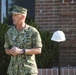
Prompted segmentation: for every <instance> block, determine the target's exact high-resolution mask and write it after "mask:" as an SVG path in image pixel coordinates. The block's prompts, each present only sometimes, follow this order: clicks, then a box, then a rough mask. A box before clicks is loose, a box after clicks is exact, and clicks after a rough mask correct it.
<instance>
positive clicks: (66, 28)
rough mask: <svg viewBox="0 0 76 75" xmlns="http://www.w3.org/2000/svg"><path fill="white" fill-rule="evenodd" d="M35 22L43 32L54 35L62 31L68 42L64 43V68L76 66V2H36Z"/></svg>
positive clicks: (39, 0) (41, 0) (60, 0)
mask: <svg viewBox="0 0 76 75" xmlns="http://www.w3.org/2000/svg"><path fill="white" fill-rule="evenodd" d="M35 21H36V23H38V24H39V25H40V28H41V30H47V31H50V33H53V32H54V31H56V30H62V31H63V32H64V33H65V35H66V41H65V42H64V43H62V45H63V47H62V48H61V52H60V54H61V64H62V66H68V65H70V66H76V1H75V0H35Z"/></svg>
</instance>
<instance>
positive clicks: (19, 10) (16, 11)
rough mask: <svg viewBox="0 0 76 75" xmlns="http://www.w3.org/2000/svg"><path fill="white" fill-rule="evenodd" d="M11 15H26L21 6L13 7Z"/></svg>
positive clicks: (25, 10) (24, 9)
mask: <svg viewBox="0 0 76 75" xmlns="http://www.w3.org/2000/svg"><path fill="white" fill-rule="evenodd" d="M11 13H12V14H27V9H26V8H23V7H21V6H18V5H15V6H14V7H13V11H12V12H11Z"/></svg>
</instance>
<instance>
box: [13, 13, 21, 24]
mask: <svg viewBox="0 0 76 75" xmlns="http://www.w3.org/2000/svg"><path fill="white" fill-rule="evenodd" d="M12 19H13V24H14V25H18V24H20V22H21V21H22V15H21V14H12Z"/></svg>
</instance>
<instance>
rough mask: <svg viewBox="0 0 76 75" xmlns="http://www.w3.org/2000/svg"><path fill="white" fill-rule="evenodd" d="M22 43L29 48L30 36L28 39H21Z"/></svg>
mask: <svg viewBox="0 0 76 75" xmlns="http://www.w3.org/2000/svg"><path fill="white" fill-rule="evenodd" d="M23 43H24V45H26V46H30V45H31V43H32V42H31V37H30V36H28V37H25V38H24V39H23Z"/></svg>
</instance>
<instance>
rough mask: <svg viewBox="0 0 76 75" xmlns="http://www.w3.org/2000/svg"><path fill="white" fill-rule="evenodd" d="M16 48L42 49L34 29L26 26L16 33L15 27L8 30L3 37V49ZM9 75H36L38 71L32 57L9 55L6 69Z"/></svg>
mask: <svg viewBox="0 0 76 75" xmlns="http://www.w3.org/2000/svg"><path fill="white" fill-rule="evenodd" d="M9 46H16V47H19V48H22V49H23V48H24V49H31V48H39V47H42V43H41V37H40V34H39V32H38V31H37V30H36V28H34V27H32V26H29V25H26V27H25V28H24V29H23V30H22V31H17V29H16V28H15V26H13V27H12V28H10V29H9V30H8V31H7V33H6V35H5V45H4V47H5V48H9ZM7 73H8V74H9V75H37V73H38V69H37V65H36V61H35V54H33V55H27V54H22V55H17V56H12V55H11V61H10V64H9V67H8V72H7Z"/></svg>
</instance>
